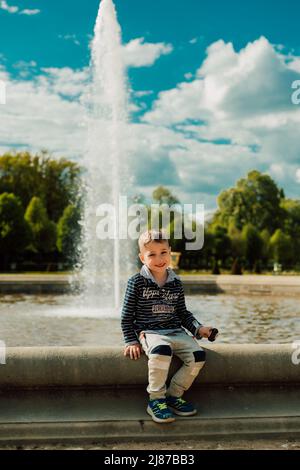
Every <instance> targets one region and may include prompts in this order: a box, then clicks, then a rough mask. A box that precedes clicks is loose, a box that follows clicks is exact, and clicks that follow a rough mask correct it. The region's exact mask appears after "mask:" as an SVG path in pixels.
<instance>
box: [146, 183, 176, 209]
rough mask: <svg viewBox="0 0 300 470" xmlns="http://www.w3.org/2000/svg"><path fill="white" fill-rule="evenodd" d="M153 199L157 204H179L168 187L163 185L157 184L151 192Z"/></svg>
mask: <svg viewBox="0 0 300 470" xmlns="http://www.w3.org/2000/svg"><path fill="white" fill-rule="evenodd" d="M152 198H153V201H154V202H155V203H157V204H168V206H172V205H173V204H179V200H178V199H177V197H176V196H174V195H173V194H172V193H171V191H170V190H169V189H168V188H165V187H164V186H159V187H158V188H156V189H155V190H154V191H153V193H152Z"/></svg>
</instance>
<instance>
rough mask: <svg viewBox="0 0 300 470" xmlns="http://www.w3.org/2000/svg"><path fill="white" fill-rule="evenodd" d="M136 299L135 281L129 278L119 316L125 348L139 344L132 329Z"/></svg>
mask: <svg viewBox="0 0 300 470" xmlns="http://www.w3.org/2000/svg"><path fill="white" fill-rule="evenodd" d="M137 299H138V295H137V289H136V285H135V281H134V279H133V278H130V279H129V281H128V283H127V288H126V292H125V298H124V302H123V308H122V315H121V328H122V332H123V336H124V341H125V344H126V346H129V345H131V344H138V343H139V340H138V338H137V335H136V332H135V330H134V327H133V322H134V319H135V314H136V306H137Z"/></svg>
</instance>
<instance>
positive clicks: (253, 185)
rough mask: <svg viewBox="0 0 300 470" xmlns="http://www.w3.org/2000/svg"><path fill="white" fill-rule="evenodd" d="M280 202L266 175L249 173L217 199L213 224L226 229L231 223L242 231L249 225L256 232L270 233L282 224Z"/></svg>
mask: <svg viewBox="0 0 300 470" xmlns="http://www.w3.org/2000/svg"><path fill="white" fill-rule="evenodd" d="M283 198H284V193H283V191H282V190H281V189H280V188H278V187H277V185H276V183H275V182H274V181H273V180H272V178H271V177H270V176H269V175H266V174H262V173H260V172H259V171H251V172H250V173H248V175H247V177H246V178H242V179H240V180H239V181H238V182H237V184H236V186H235V187H234V188H230V189H228V190H225V191H223V192H222V193H221V194H220V195H219V197H218V206H219V209H218V211H217V213H216V215H215V218H214V220H215V222H217V223H219V224H220V225H223V226H225V227H228V226H229V225H230V224H231V223H233V224H234V225H235V226H236V227H237V228H238V229H239V230H242V229H243V227H244V226H245V225H247V224H252V225H253V226H254V227H255V228H256V229H257V230H258V231H261V230H263V229H265V228H266V229H268V230H269V231H270V232H271V233H273V232H274V230H276V229H277V228H279V227H280V226H281V223H282V217H283V210H282V208H281V202H282V200H283Z"/></svg>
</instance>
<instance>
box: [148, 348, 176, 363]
mask: <svg viewBox="0 0 300 470" xmlns="http://www.w3.org/2000/svg"><path fill="white" fill-rule="evenodd" d="M172 353H173V351H172V348H171V346H168V345H167V344H161V345H159V346H154V348H153V349H151V351H150V353H149V363H150V365H151V366H152V367H153V368H155V369H168V368H169V366H170V362H171V359H172Z"/></svg>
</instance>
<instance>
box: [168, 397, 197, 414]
mask: <svg viewBox="0 0 300 470" xmlns="http://www.w3.org/2000/svg"><path fill="white" fill-rule="evenodd" d="M167 405H168V407H169V408H170V409H171V410H172V411H173V412H174V413H175V414H177V415H179V416H193V415H195V414H196V413H197V410H196V408H195V407H194V405H192V403H189V402H187V401H185V400H184V399H183V398H178V397H171V396H169V397H167Z"/></svg>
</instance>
